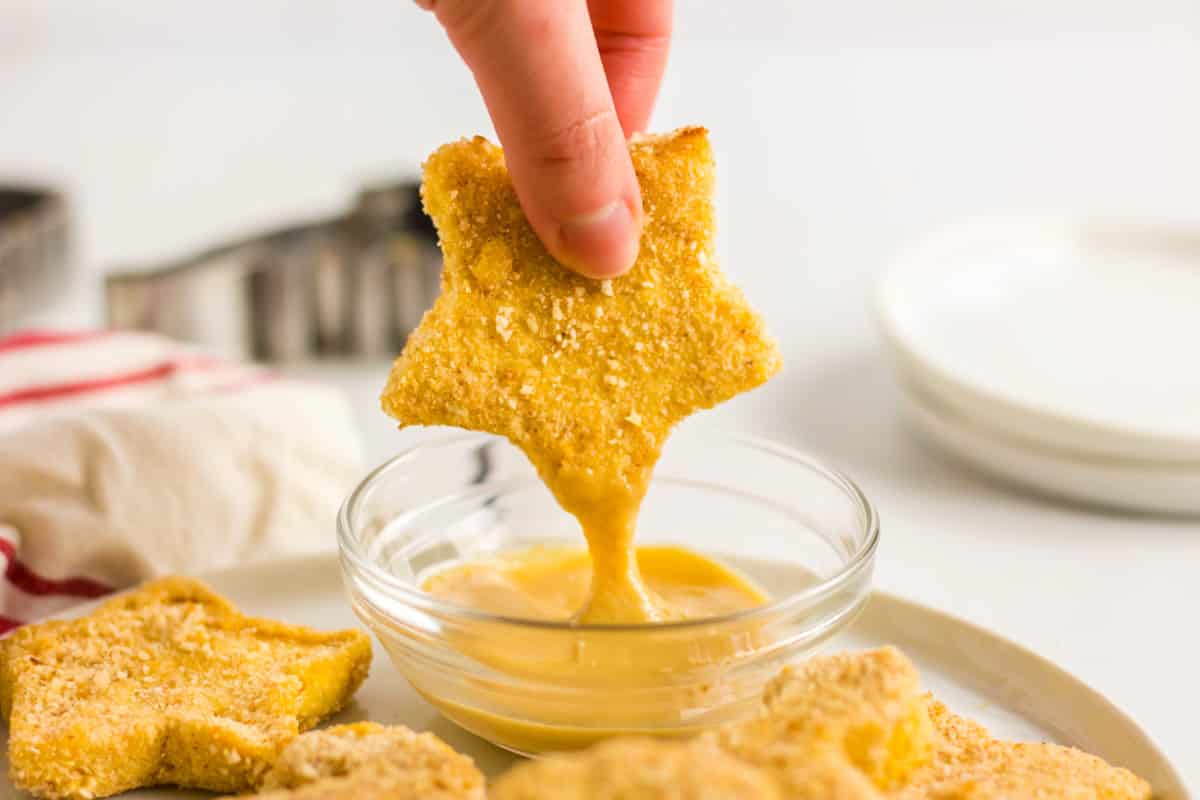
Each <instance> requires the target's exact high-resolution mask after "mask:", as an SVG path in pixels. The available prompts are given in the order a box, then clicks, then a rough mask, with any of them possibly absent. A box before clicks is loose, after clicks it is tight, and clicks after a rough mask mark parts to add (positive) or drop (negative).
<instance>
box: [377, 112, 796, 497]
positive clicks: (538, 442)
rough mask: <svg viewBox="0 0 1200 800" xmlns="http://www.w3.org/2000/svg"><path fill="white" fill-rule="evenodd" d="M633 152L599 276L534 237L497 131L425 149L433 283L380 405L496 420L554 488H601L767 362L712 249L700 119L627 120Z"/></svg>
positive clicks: (749, 314)
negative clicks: (634, 242) (435, 263)
mask: <svg viewBox="0 0 1200 800" xmlns="http://www.w3.org/2000/svg"><path fill="white" fill-rule="evenodd" d="M630 155H631V157H632V159H633V164H634V168H635V170H636V172H637V176H638V179H639V181H640V183H641V187H642V197H643V203H644V207H645V212H646V224H645V228H644V230H643V233H642V239H641V250H640V254H639V256H638V259H637V262H636V263H635V264H634V266H633V268H632V270H631V271H630V272H629V273H628V274H626V275H624V276H622V277H620V278H616V279H612V280H605V281H596V280H591V279H588V278H584V277H581V276H579V275H577V274H575V273H573V272H571V271H569V270H567V269H566V268H564V267H563V266H561V265H560V264H559V263H558V262H556V261H555V260H554V259H553V258H552V257H551V256H550V255H549V253H548V252H547V251H546V250H545V248H544V247H543V246H542V244H541V242H540V241H538V239H537V236H536V235H535V234H534V232H533V230H532V229H531V228H530V226H529V223H528V222H527V221H526V219H525V216H524V214H523V213H522V212H521V208H520V205H519V204H518V202H517V197H516V194H515V193H514V191H513V187H512V184H511V182H510V181H509V176H508V172H507V170H506V168H505V165H504V155H503V152H502V151H501V150H500V148H498V147H496V146H495V145H493V144H491V143H489V142H488V141H486V140H485V139H482V138H479V137H477V138H475V139H471V140H462V141H458V142H454V143H451V144H448V145H445V146H443V147H441V148H440V149H438V150H437V151H436V152H435V153H434V154H433V155H432V156H430V158H429V160H428V161H427V162H426V163H425V175H424V183H423V185H422V190H421V191H422V197H423V198H424V203H425V208H426V210H427V211H428V212H429V214H430V216H431V217H432V218H433V220H434V223H435V224H436V226H437V229H438V234H439V236H440V239H441V247H442V252H443V254H444V256H445V266H444V270H443V276H442V292H441V296H440V297H439V298H438V300H437V302H436V303H435V304H434V306H433V308H432V309H431V310H430V311H429V312H428V313H427V314H426V315H425V318H424V319H423V320H422V322H421V325H420V327H419V328H418V329H417V330H416V331H415V332H414V333H413V334H412V336H411V337H410V338H409V340H408V343H407V344H406V346H405V348H404V351H403V353H402V354H401V355H400V357H399V359H398V360H397V361H396V364H395V366H394V368H393V370H392V373H391V377H390V378H389V380H388V384H387V388H386V390H385V391H384V394H383V399H382V403H383V407H384V409H385V410H386V411H387V413H389V414H391V415H392V416H393V417H395V418H396V419H397V420H399V421H400V422H401V424H403V425H454V426H458V427H461V428H469V429H472V430H479V431H488V432H491V433H495V434H499V435H502V436H506V437H508V438H509V439H510V440H511V441H512V442H513V443H515V444H516V445H517V446H519V447H520V448H522V449H523V450H524V451H525V452H526V454H527V455H529V456H530V458H531V460H532V461H533V463H534V465H535V466H537V467H538V470H539V472H540V474H541V476H542V479H543V480H544V481H545V482H546V483H547V485H548V486H550V487H551V489H556V488H557V487H563V486H568V487H570V488H569V491H572V492H576V493H577V492H578V491H579V488H580V486H581V485H584V484H586V485H587V486H588V487H592V490H591V494H592V496H598V495H599V494H602V493H606V492H613V491H620V490H622V489H623V490H625V491H637V490H638V487H641V486H643V485H644V484H645V482H646V480H647V478H648V475H649V472H650V470H651V468H652V467H653V465H654V463H655V461H656V460H657V458H658V453H659V449H660V448H661V446H662V443H663V441H664V440H665V438H666V436H667V434H668V433H669V432H670V430H671V429H672V428H673V427H674V426H675V424H676V423H678V422H679V421H680V420H682V419H683V418H684V417H687V416H688V415H690V414H692V413H693V412H695V411H697V410H699V409H704V408H710V407H712V406H714V405H716V404H717V403H720V402H722V401H724V400H727V399H729V398H731V397H733V396H734V395H737V394H739V393H741V392H744V391H746V390H748V389H751V388H754V387H755V386H758V385H759V384H761V383H763V382H764V381H766V380H767V379H768V378H769V377H771V376H772V375H773V374H774V373H775V372H776V371H777V370H778V369H779V367H780V358H779V354H778V351H777V350H776V347H775V344H774V342H773V341H772V340H771V339H770V338H769V337H768V336H767V334H766V331H765V329H764V326H763V322H762V320H761V319H760V318H759V317H758V315H757V314H755V313H754V311H753V310H752V309H751V308H750V306H749V305H748V304H747V303H746V301H745V299H744V298H743V297H742V294H741V292H740V291H739V290H738V289H737V288H736V287H734V286H733V285H731V284H730V283H729V282H728V281H727V280H726V279H725V278H724V276H723V275H722V273H721V272H720V270H719V269H718V268H717V265H716V255H715V251H714V242H713V231H714V216H713V204H712V194H713V182H714V170H713V163H712V152H711V148H710V145H709V142H708V135H707V131H705V130H704V129H703V128H684V129H681V130H679V131H676V132H674V133H672V134H669V135H663V136H654V137H642V138H640V139H638V140H636V141H634V142H633V143H631V144H630ZM556 493H557V494H558V495H559V500H560V502H563V500H564V498H563V496H562V493H561V492H556ZM574 499H575V500H576V501H577V500H578V498H574ZM568 502H570V501H568ZM568 502H564V505H565V506H567V505H568ZM568 510H569V511H572V512H573V511H574V509H572V508H570V507H568Z"/></svg>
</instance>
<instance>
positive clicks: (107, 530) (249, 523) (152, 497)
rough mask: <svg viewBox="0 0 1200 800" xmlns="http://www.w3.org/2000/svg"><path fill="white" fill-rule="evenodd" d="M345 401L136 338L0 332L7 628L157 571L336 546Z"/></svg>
mask: <svg viewBox="0 0 1200 800" xmlns="http://www.w3.org/2000/svg"><path fill="white" fill-rule="evenodd" d="M362 461H363V459H362V452H361V447H360V442H359V440H358V434H357V431H356V429H355V427H354V424H353V420H352V419H351V416H350V412H349V408H348V406H347V404H346V402H345V400H344V399H343V398H342V396H341V395H340V393H338V392H336V391H335V390H332V389H330V388H327V387H323V386H320V385H317V384H311V383H306V382H300V381H293V380H287V379H282V378H280V377H279V376H277V375H275V374H274V373H272V372H270V371H268V370H266V369H264V368H262V367H258V366H254V365H247V364H240V363H236V362H231V361H227V360H224V359H220V358H217V357H214V356H212V355H209V354H205V353H203V352H200V351H197V350H195V349H194V348H192V347H189V346H187V345H183V344H180V343H178V342H175V341H172V340H170V339H166V338H164V337H161V336H157V335H153V334H144V333H130V332H115V331H87V332H71V333H61V332H45V331H32V332H22V333H17V334H14V335H11V336H8V337H5V338H0V566H2V567H3V580H2V581H0V632H6V631H8V630H11V629H12V628H14V627H16V626H18V625H21V624H22V623H24V622H28V621H31V620H35V619H39V618H41V617H44V616H46V615H48V614H53V613H56V612H59V611H62V610H63V609H65V608H67V607H69V606H71V605H74V604H77V603H80V602H83V601H85V600H89V599H93V598H96V597H100V596H102V595H104V594H107V593H108V592H110V591H113V590H116V589H120V588H124V587H126V586H130V585H132V584H135V583H137V582H139V581H141V580H145V579H146V578H149V577H152V576H154V575H158V574H162V573H166V572H200V571H204V570H209V569H215V568H220V567H224V566H229V565H233V564H236V563H240V562H244V561H250V560H258V559H265V558H272V557H277V556H281V555H287V554H295V553H303V552H313V551H317V550H323V549H329V548H332V547H333V543H334V534H333V523H334V517H335V514H336V510H337V506H338V504H339V503H340V502H341V499H342V498H343V497H344V496H345V495H346V494H347V493H348V492H349V490H350V488H351V486H352V484H353V483H354V481H355V480H356V479H357V478H358V477H359V476H360V475H361V473H362V467H363V464H362Z"/></svg>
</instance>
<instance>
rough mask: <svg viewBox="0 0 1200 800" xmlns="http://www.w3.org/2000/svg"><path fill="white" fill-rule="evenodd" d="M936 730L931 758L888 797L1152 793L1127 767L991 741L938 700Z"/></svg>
mask: <svg viewBox="0 0 1200 800" xmlns="http://www.w3.org/2000/svg"><path fill="white" fill-rule="evenodd" d="M929 712H930V717H931V719H932V720H933V724H934V727H935V729H936V730H937V732H938V743H937V748H936V752H935V753H934V757H933V759H932V760H931V761H930V762H929V763H928V764H927V765H926V766H924V767H922V768H921V769H920V770H918V771H917V772H916V773H914V774H913V775H912V776H910V778H909V781H908V782H907V783H906V784H905V785H904V786H903V787H902V788H901V789H900V790H899V791H897V792H895V793H894V794H893V795H892V797H894V798H896V800H926V798H929V799H930V800H932V799H933V798H937V800H1007V798H1014V797H1046V798H1071V799H1072V800H1149V798H1150V797H1151V796H1152V795H1153V790H1152V789H1151V787H1150V784H1148V783H1147V782H1146V781H1144V780H1142V779H1141V778H1139V777H1138V776H1137V775H1134V774H1133V773H1132V772H1130V771H1129V770H1127V769H1123V768H1121V767H1114V766H1112V765H1111V764H1108V763H1106V762H1105V761H1104V760H1103V759H1101V758H1098V757H1096V756H1093V755H1090V754H1088V753H1084V752H1082V751H1080V750H1076V749H1075V748H1072V747H1062V746H1060V745H1056V744H1048V743H1043V742H1007V741H1001V740H999V739H994V738H992V736H991V734H989V733H988V731H987V729H986V728H984V727H983V726H982V725H980V724H978V723H976V722H972V721H971V720H968V719H964V718H962V717H960V716H958V715H956V714H954V713H953V712H951V711H950V710H949V709H947V708H946V707H945V706H944V705H942V704H941V703H939V702H937V701H933V702H931V703H930V706H929Z"/></svg>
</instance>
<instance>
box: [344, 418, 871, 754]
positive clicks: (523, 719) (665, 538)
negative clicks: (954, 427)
mask: <svg viewBox="0 0 1200 800" xmlns="http://www.w3.org/2000/svg"><path fill="white" fill-rule="evenodd" d="M878 539H879V523H878V518H877V517H876V514H875V511H874V509H873V508H872V506H871V504H870V502H868V500H867V498H866V497H865V496H864V495H863V493H862V492H861V491H860V490H859V489H858V487H856V486H855V485H854V484H853V483H852V482H851V481H850V480H848V479H847V478H845V477H843V476H842V475H840V474H838V473H836V472H834V471H832V470H830V469H828V468H826V467H823V466H821V465H820V464H818V463H816V462H815V461H813V460H811V459H809V458H807V457H806V456H804V455H802V454H800V453H797V452H795V451H793V450H790V449H788V448H786V447H782V446H779V445H776V444H772V443H770V442H766V441H762V440H758V439H753V438H748V437H741V436H724V435H714V434H711V433H708V434H704V433H700V434H696V433H690V432H688V431H687V430H686V428H685V429H684V430H681V431H679V432H677V433H676V435H675V436H673V437H672V438H671V439H670V441H669V442H668V444H667V446H666V448H665V449H664V452H663V456H662V460H661V461H660V462H659V465H658V467H657V469H656V472H655V475H654V479H653V483H652V485H651V487H650V490H649V492H648V494H647V497H646V500H645V504H644V505H643V508H642V512H641V516H640V518H639V522H638V544H639V545H647V544H652V545H661V544H678V545H682V546H685V547H687V548H689V549H692V550H694V551H697V552H699V553H703V554H705V555H709V556H712V557H714V558H716V559H717V560H719V561H721V562H722V563H724V564H726V565H729V566H732V567H733V568H735V569H737V570H739V571H740V572H741V573H742V574H744V575H746V576H748V577H749V578H750V579H751V580H752V581H753V582H755V583H756V584H757V585H758V586H759V587H761V588H762V589H764V590H765V591H766V592H767V593H768V594H769V595H770V597H771V598H772V600H771V602H770V603H768V604H767V605H764V606H761V607H759V608H755V609H751V610H749V611H742V612H740V613H737V614H731V615H728V616H723V617H715V618H711V619H703V620H691V621H684V622H671V623H665V624H656V625H623V626H622V625H611V626H587V627H580V626H576V625H571V624H569V623H567V622H547V621H538V620H529V619H516V618H507V617H503V616H497V615H492V614H488V613H485V612H481V611H478V610H473V609H469V608H465V607H461V606H457V605H453V604H450V603H447V602H444V601H441V600H438V599H435V598H433V597H431V596H429V595H428V594H425V593H424V592H422V591H421V588H420V587H421V585H422V584H423V583H424V581H425V580H426V579H427V578H428V577H429V576H430V575H432V574H434V573H435V572H438V571H440V570H442V569H445V568H447V567H449V566H453V565H456V564H460V563H462V562H464V561H473V560H478V559H483V558H487V557H489V556H491V555H495V554H499V553H510V552H512V551H516V550H522V549H526V548H529V547H534V546H538V545H552V546H553V545H557V546H562V545H564V544H570V545H573V546H577V547H583V546H584V544H583V537H582V535H581V534H580V532H579V527H578V525H577V523H576V522H575V520H574V518H572V517H571V516H569V515H568V514H566V513H565V512H563V511H562V510H561V509H560V508H559V507H558V505H557V504H556V503H555V501H554V499H553V497H552V496H551V494H550V492H549V491H548V490H547V489H546V488H545V487H544V486H543V485H542V483H541V481H539V480H538V477H537V475H536V473H535V472H534V470H533V468H532V467H531V466H530V464H529V462H528V461H527V460H526V459H525V457H524V455H522V454H521V452H520V451H519V450H517V449H516V448H514V447H513V446H512V445H511V444H509V443H508V442H507V441H505V440H503V439H500V438H497V437H493V436H487V435H483V434H458V435H453V436H450V437H447V438H442V439H437V440H433V441H430V442H428V443H425V444H421V445H419V446H417V447H413V448H412V449H410V450H408V451H406V452H403V453H401V454H400V455H398V456H396V457H395V458H393V459H391V460H390V461H388V462H387V463H385V464H384V465H383V466H381V467H379V468H378V469H376V470H375V471H374V472H372V473H371V474H370V475H368V476H367V478H366V479H365V480H364V481H363V482H362V484H360V485H359V487H358V488H357V489H356V490H355V491H354V493H353V494H351V495H350V497H349V499H348V500H347V501H346V503H345V504H344V505H343V507H342V510H341V513H340V514H339V516H338V543H339V546H340V549H341V563H342V570H343V574H344V577H345V581H346V586H347V590H348V593H349V596H350V599H351V602H352V604H353V607H354V611H355V613H357V614H358V616H359V617H360V618H361V619H362V621H363V622H364V623H365V624H366V625H367V626H368V627H370V628H371V629H372V631H374V633H375V634H376V636H378V638H379V641H380V642H381V643H382V644H383V646H384V647H385V648H386V649H387V651H388V654H389V655H390V656H391V658H392V660H393V662H394V663H395V665H396V667H397V669H399V670H400V672H401V673H402V674H403V675H404V676H405V677H406V678H407V679H408V680H409V681H410V682H411V683H412V685H413V687H414V688H415V689H416V690H417V691H418V692H420V693H421V694H422V695H423V696H425V697H426V698H427V699H428V700H429V701H430V702H431V703H433V704H434V705H435V706H437V707H438V708H439V709H440V710H441V711H442V712H443V713H444V714H445V715H446V716H447V717H449V718H450V719H451V720H453V721H454V722H456V723H458V724H459V725H461V726H462V727H464V728H466V729H467V730H469V731H471V732H473V733H475V734H477V735H479V736H481V737H483V738H484V739H487V740H489V741H491V742H493V743H495V744H497V745H500V746H501V747H504V748H507V749H509V750H512V751H515V752H518V753H521V754H525V755H531V754H536V753H541V752H545V751H548V750H562V749H570V748H574V747H581V746H586V745H588V744H591V743H592V742H595V741H597V740H599V739H602V738H606V737H609V736H613V735H618V734H628V733H643V734H655V735H667V736H671V735H679V736H682V735H690V734H694V733H697V732H699V731H702V730H704V729H707V728H710V727H713V726H716V725H719V724H722V723H724V722H727V721H730V720H732V719H737V718H740V717H743V716H745V715H747V714H749V713H751V712H752V710H753V709H755V708H756V707H757V705H758V702H759V696H760V694H761V691H762V688H763V685H764V683H765V682H766V681H767V680H768V679H769V678H770V677H771V676H772V675H773V674H774V673H775V672H777V671H778V669H779V668H780V667H781V666H782V665H783V664H785V663H787V662H789V661H792V660H795V659H796V658H797V657H799V656H801V655H804V654H806V653H809V652H810V651H812V650H813V649H814V648H816V647H817V646H818V645H819V644H820V643H821V642H823V641H824V640H825V639H827V638H829V637H830V636H831V635H833V634H834V633H835V632H837V631H838V630H840V629H842V628H843V627H845V626H846V625H847V624H848V623H849V622H850V621H851V620H852V619H853V617H854V615H855V613H856V612H857V611H858V610H859V609H860V608H861V607H862V606H863V604H864V603H865V602H866V599H867V595H868V593H869V589H870V580H871V572H872V567H873V563H874V556H875V548H876V544H877V542H878Z"/></svg>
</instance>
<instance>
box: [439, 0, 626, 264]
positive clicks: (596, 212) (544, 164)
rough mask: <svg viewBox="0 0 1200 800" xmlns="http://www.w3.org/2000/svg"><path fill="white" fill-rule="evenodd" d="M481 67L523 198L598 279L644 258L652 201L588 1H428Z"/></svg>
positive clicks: (553, 241) (473, 64)
mask: <svg viewBox="0 0 1200 800" xmlns="http://www.w3.org/2000/svg"><path fill="white" fill-rule="evenodd" d="M421 4H422V5H423V6H425V7H428V8H432V9H433V11H434V12H435V13H436V14H437V18H438V20H439V21H440V22H441V23H442V26H443V27H444V28H445V29H446V32H447V34H448V35H449V37H450V41H451V42H453V44H454V46H455V48H456V49H457V50H458V51H459V53H460V54H461V55H462V57H463V60H464V61H466V63H467V66H468V67H470V69H471V71H472V73H473V74H474V76H475V82H476V83H477V84H478V85H479V89H480V91H481V92H482V94H483V99H484V102H485V103H486V104H487V108H488V112H489V113H490V114H491V117H492V122H493V123H494V124H495V126H496V132H497V133H498V134H499V136H500V142H501V144H502V145H503V146H504V157H505V161H506V163H507V164H508V170H509V174H510V175H511V176H512V180H513V185H514V186H515V187H516V191H517V196H518V197H519V198H520V201H521V208H522V209H523V210H524V212H525V216H526V217H528V219H529V222H530V224H531V225H532V226H533V229H534V230H535V231H536V232H537V234H538V237H539V238H540V239H541V240H542V242H543V243H544V244H545V245H546V249H547V250H549V251H550V253H551V254H552V255H553V256H554V257H555V258H556V259H558V260H559V261H561V262H562V263H563V264H565V265H567V266H568V267H570V268H572V269H574V270H576V271H577V272H580V273H582V274H584V275H588V276H590V277H594V278H607V277H612V276H615V275H620V274H621V273H623V272H625V271H626V270H628V269H629V268H630V267H631V266H633V262H634V260H635V259H636V258H637V253H638V237H639V235H640V233H641V225H642V199H641V192H640V190H639V189H638V183H637V177H636V176H635V175H634V172H633V164H632V162H631V161H630V159H629V150H628V147H627V145H626V143H625V137H624V134H623V133H622V130H621V123H620V121H619V120H618V118H617V114H616V111H615V110H614V107H613V99H612V94H611V93H610V91H609V88H608V83H607V81H606V79H605V75H604V66H603V64H602V63H601V61H600V53H599V50H598V48H597V45H596V39H595V35H594V34H593V32H592V26H591V21H590V19H589V17H588V10H587V5H586V3H585V2H583V0H547V1H545V2H543V1H542V0H423V2H422V3H421Z"/></svg>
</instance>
